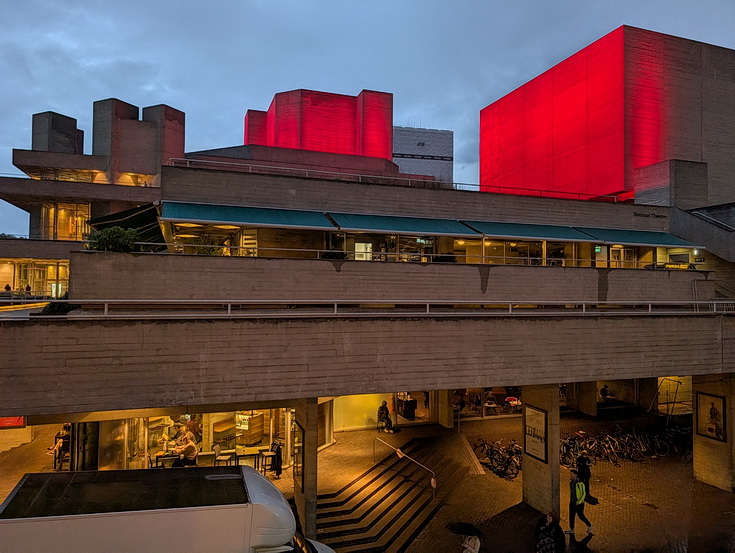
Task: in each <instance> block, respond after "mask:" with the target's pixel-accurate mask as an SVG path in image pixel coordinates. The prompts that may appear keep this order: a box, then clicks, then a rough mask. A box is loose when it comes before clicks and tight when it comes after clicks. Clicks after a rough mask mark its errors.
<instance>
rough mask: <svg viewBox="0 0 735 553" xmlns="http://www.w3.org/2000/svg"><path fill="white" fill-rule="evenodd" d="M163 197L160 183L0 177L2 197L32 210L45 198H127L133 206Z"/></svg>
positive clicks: (100, 200) (47, 200)
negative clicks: (128, 183)
mask: <svg viewBox="0 0 735 553" xmlns="http://www.w3.org/2000/svg"><path fill="white" fill-rule="evenodd" d="M160 197H161V189H160V188H157V187H144V186H125V185H120V184H99V183H91V182H75V181H74V182H73V181H63V182H59V181H54V180H33V179H31V180H29V179H27V178H20V177H0V199H2V200H5V201H6V202H8V203H10V204H12V205H14V206H16V207H19V208H20V209H23V210H25V211H29V210H30V209H31V208H32V207H34V206H37V205H39V204H42V203H45V202H70V203H84V202H87V203H92V202H111V201H114V202H127V203H129V204H130V206H131V207H132V206H135V205H140V204H147V203H152V202H154V201H156V200H158V199H160Z"/></svg>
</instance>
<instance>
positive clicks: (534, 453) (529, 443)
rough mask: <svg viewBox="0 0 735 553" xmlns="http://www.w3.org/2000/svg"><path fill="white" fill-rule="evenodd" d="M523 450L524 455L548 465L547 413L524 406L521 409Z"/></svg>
mask: <svg viewBox="0 0 735 553" xmlns="http://www.w3.org/2000/svg"><path fill="white" fill-rule="evenodd" d="M523 421H524V425H523V426H524V431H523V449H524V450H525V452H526V455H530V456H531V457H533V458H534V459H538V460H539V461H541V462H542V463H548V461H549V456H548V447H547V434H548V417H547V412H546V411H544V410H543V409H539V408H538V407H533V406H531V405H525V406H524V408H523Z"/></svg>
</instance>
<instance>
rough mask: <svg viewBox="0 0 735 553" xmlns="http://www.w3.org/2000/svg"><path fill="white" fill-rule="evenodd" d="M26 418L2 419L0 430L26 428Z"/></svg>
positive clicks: (0, 419) (0, 420)
mask: <svg viewBox="0 0 735 553" xmlns="http://www.w3.org/2000/svg"><path fill="white" fill-rule="evenodd" d="M25 427H26V418H25V417H0V430H2V429H3V428H25Z"/></svg>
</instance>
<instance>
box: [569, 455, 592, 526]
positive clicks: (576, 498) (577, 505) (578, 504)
mask: <svg viewBox="0 0 735 553" xmlns="http://www.w3.org/2000/svg"><path fill="white" fill-rule="evenodd" d="M585 497H587V490H586V489H585V486H584V482H582V481H581V480H580V479H579V475H578V474H577V471H576V470H574V469H572V470H570V471H569V530H567V531H566V533H567V534H574V521H575V519H576V517H579V520H581V521H582V522H584V523H585V524H586V525H587V533H588V534H589V535H594V534H593V532H592V523H591V522H590V521H589V520H588V519H587V517H586V516H584V499H585Z"/></svg>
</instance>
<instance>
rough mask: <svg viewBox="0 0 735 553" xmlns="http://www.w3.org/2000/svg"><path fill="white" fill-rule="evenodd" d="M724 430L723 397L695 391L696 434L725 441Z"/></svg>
mask: <svg viewBox="0 0 735 553" xmlns="http://www.w3.org/2000/svg"><path fill="white" fill-rule="evenodd" d="M725 430H726V428H725V397H724V396H715V395H710V394H705V393H703V392H697V434H699V435H700V436H704V437H705V438H711V439H713V440H718V441H720V442H726V441H727V435H726V434H725Z"/></svg>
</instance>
